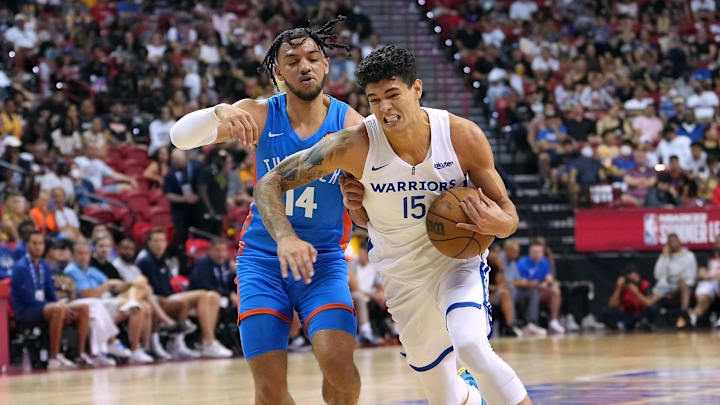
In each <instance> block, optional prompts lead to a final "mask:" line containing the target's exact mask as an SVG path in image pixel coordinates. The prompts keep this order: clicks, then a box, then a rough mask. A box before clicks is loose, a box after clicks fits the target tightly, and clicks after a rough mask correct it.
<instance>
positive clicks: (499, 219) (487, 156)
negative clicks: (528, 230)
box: [450, 116, 519, 238]
mask: <svg viewBox="0 0 720 405" xmlns="http://www.w3.org/2000/svg"><path fill="white" fill-rule="evenodd" d="M450 132H451V134H452V143H453V147H454V149H455V152H456V153H457V155H458V159H459V160H460V165H461V166H462V168H463V169H464V170H465V171H466V172H467V174H468V175H469V176H470V181H472V183H473V184H474V185H475V186H476V187H478V194H477V196H470V197H469V198H468V199H466V200H465V201H463V202H462V203H460V206H461V207H462V209H463V211H465V213H466V214H467V215H468V217H470V219H471V220H472V222H473V223H472V224H458V227H460V228H465V229H469V230H472V231H473V232H478V233H480V234H484V235H495V236H498V237H501V238H506V237H508V236H510V235H512V234H513V233H515V230H517V226H518V222H519V218H518V214H517V211H516V210H515V204H513V203H512V201H510V197H509V196H508V193H507V189H506V188H505V183H503V181H502V179H501V178H500V174H498V172H497V170H495V160H494V159H493V153H492V148H490V143H489V142H488V140H487V138H486V137H485V134H484V133H483V131H482V130H481V129H480V128H479V127H478V126H477V125H476V124H475V123H473V122H471V121H468V120H466V119H464V118H460V117H457V116H451V119H450Z"/></svg>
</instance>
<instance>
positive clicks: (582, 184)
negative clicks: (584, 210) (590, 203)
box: [568, 145, 606, 206]
mask: <svg viewBox="0 0 720 405" xmlns="http://www.w3.org/2000/svg"><path fill="white" fill-rule="evenodd" d="M580 154H581V155H582V156H580V157H579V158H577V159H575V160H573V161H572V162H570V163H569V164H568V167H569V168H570V179H569V182H568V189H569V192H570V201H571V202H572V203H573V205H575V206H577V205H578V202H579V199H580V193H581V192H587V191H588V190H589V189H590V187H592V186H595V185H597V184H600V182H602V181H603V180H605V177H606V174H605V169H604V168H603V165H602V164H601V163H600V161H598V160H597V159H595V158H594V157H593V155H594V152H593V149H592V147H591V146H590V145H585V146H583V148H582V149H581V150H580Z"/></svg>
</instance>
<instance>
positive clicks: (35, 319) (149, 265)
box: [0, 0, 381, 369]
mask: <svg viewBox="0 0 720 405" xmlns="http://www.w3.org/2000/svg"><path fill="white" fill-rule="evenodd" d="M337 15H344V16H346V17H347V19H346V21H345V22H344V23H343V24H341V25H340V26H339V27H338V28H337V34H338V40H339V41H342V42H344V43H346V44H348V45H350V50H349V51H345V50H343V49H334V50H331V51H329V52H330V54H329V56H330V57H331V64H330V72H329V74H328V77H327V86H326V91H327V92H328V93H329V94H331V95H333V96H334V97H337V98H339V99H341V100H343V101H346V102H348V103H349V104H351V105H352V106H353V107H354V108H355V109H356V110H358V111H359V112H360V113H361V114H365V115H367V114H369V110H368V107H367V102H366V101H365V97H364V96H363V95H362V94H361V93H360V92H359V89H358V88H357V86H355V85H354V84H353V81H354V77H353V75H354V71H355V66H356V65H357V63H358V62H359V61H360V59H361V58H362V56H365V55H367V54H369V53H370V52H371V51H372V50H373V49H376V48H377V47H378V46H379V38H378V37H377V35H375V34H374V33H373V32H372V28H371V24H370V20H369V19H368V17H367V16H365V15H363V14H362V13H361V12H360V10H359V9H358V7H357V4H356V2H355V1H354V0H341V1H327V0H319V1H310V2H307V1H304V2H298V1H294V0H273V1H259V0H251V1H226V0H209V1H201V0H180V1H147V0H136V1H107V0H82V1H74V2H60V1H53V0H49V1H39V2H23V1H17V2H10V3H3V5H2V6H0V156H1V157H0V201H2V203H3V204H2V207H1V214H0V215H1V217H0V218H1V220H0V243H1V245H0V279H2V278H7V279H12V282H11V297H12V299H11V304H12V308H13V311H14V319H15V321H16V322H17V323H18V325H19V326H22V325H34V324H37V323H41V324H42V323H46V324H47V325H48V327H49V329H48V330H49V336H50V361H49V363H48V367H49V368H50V369H58V368H72V367H75V366H77V365H88V366H92V365H113V364H115V362H116V360H118V359H122V358H126V359H129V360H128V361H129V362H131V363H146V362H149V361H153V360H164V359H170V358H196V357H226V356H229V355H232V354H239V352H240V348H239V344H238V342H237V341H236V340H237V338H235V337H234V335H237V330H236V328H235V327H228V328H226V329H225V330H231V331H234V332H235V333H234V335H233V334H232V333H228V334H225V335H223V336H218V337H217V339H216V332H217V333H221V331H222V329H220V328H216V326H217V325H219V324H221V323H222V322H224V321H225V322H227V324H228V325H230V324H233V325H234V322H235V318H236V316H237V313H236V310H235V305H236V304H237V296H236V294H235V293H234V291H235V285H234V266H232V265H231V264H230V262H229V260H230V259H231V257H230V256H231V253H230V252H233V251H234V245H235V242H236V241H237V237H238V232H235V231H236V230H239V229H240V228H241V226H242V221H243V220H244V218H245V215H247V210H248V206H249V203H250V202H251V200H252V185H253V180H254V177H255V175H254V167H253V161H252V157H251V155H250V154H248V153H247V151H246V150H244V149H242V148H241V147H239V146H238V145H235V144H233V143H228V144H224V145H218V146H211V147H206V148H203V149H202V150H196V151H191V152H185V151H180V150H174V149H172V147H171V144H170V137H169V131H170V128H171V127H172V126H173V124H174V123H175V122H176V120H177V119H179V118H180V117H182V116H183V115H185V114H186V113H188V112H190V111H193V110H195V109H199V108H205V107H209V106H212V105H215V104H218V103H223V102H225V103H233V102H235V101H237V100H239V99H242V98H247V97H250V98H255V99H262V98H267V97H270V96H272V95H274V94H276V92H277V89H275V88H274V86H273V85H272V83H271V81H270V80H269V77H268V75H267V74H265V73H263V72H261V71H259V68H260V67H261V62H262V59H263V57H264V56H265V53H266V50H267V49H268V47H269V45H270V43H271V41H272V39H273V38H274V36H275V35H276V34H277V33H279V32H280V31H283V30H285V29H290V28H294V27H297V26H304V25H307V24H312V25H321V24H323V23H324V22H327V21H328V20H330V19H333V18H335V17H336V16H337ZM138 200H140V201H143V204H139V203H138V204H134V203H136V202H137V201H138ZM118 206H122V207H124V208H119V209H118V208H117V207H118ZM123 209H124V211H123ZM113 210H115V211H114V212H112V211H113ZM118 210H119V211H118ZM106 211H111V212H110V213H108V212H106ZM93 213H95V214H97V213H100V214H104V215H106V216H101V215H94V214H93ZM107 215H109V216H107ZM128 218H132V220H128ZM93 225H94V226H93ZM198 235H200V236H198ZM198 237H203V238H206V239H211V240H212V241H211V242H205V243H197V242H195V240H194V239H193V238H198ZM223 238H227V239H228V240H226V239H223ZM188 239H192V240H191V241H190V242H188V243H187V244H186V242H187V241H188ZM191 243H194V245H193V248H192V249H191V248H189V246H190V244H191ZM138 246H141V250H140V251H139V252H138V251H137V250H138ZM197 247H199V249H201V251H202V252H203V253H204V252H205V251H206V250H207V252H208V254H207V255H203V254H196V252H194V250H195V248H197ZM53 281H54V283H53ZM370 293H372V292H370ZM380 295H381V294H380ZM380 295H377V299H376V300H375V302H377V303H378V304H380V299H379V297H380ZM373 311H374V309H373ZM230 313H234V315H232V314H230ZM228 314H230V315H228ZM190 317H192V319H193V321H190V320H189V318H190ZM68 322H74V323H75V324H76V328H77V331H78V339H77V344H76V345H74V346H73V347H74V349H73V351H72V354H73V355H74V358H75V359H76V361H70V360H68V358H66V357H65V356H64V355H63V353H60V339H61V334H62V329H63V325H64V324H66V323H68ZM88 323H89V324H88ZM195 330H197V333H194V331H195ZM363 330H364V331H367V327H366V326H365V327H363ZM123 332H127V333H126V334H127V336H126V337H125V335H124V334H123ZM191 336H195V338H192V337H191ZM121 337H122V339H121ZM367 337H370V335H369V334H367ZM218 339H222V344H221V343H219V342H218ZM374 339H375V338H371V339H369V340H368V342H370V341H372V342H374V341H375V340H374ZM121 341H122V342H125V344H126V345H127V346H129V348H126V347H125V346H124V345H123V343H121ZM68 357H70V356H68Z"/></svg>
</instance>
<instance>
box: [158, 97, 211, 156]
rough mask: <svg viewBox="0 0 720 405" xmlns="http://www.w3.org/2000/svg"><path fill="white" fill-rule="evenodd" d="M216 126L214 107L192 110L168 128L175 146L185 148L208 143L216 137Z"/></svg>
mask: <svg viewBox="0 0 720 405" xmlns="http://www.w3.org/2000/svg"><path fill="white" fill-rule="evenodd" d="M218 126H220V120H219V119H218V118H217V116H216V115H215V107H209V108H204V109H202V110H197V111H193V112H191V113H190V114H187V115H185V116H184V117H182V118H180V120H179V121H178V122H176V123H175V125H173V127H172V128H170V140H171V141H172V143H173V145H175V147H177V148H179V149H185V150H188V149H192V148H197V147H198V146H205V145H210V144H211V143H214V142H215V140H216V139H217V128H218Z"/></svg>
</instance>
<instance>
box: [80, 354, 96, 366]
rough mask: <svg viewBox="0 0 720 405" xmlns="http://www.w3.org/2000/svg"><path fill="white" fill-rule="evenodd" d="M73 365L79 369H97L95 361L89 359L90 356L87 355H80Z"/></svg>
mask: <svg viewBox="0 0 720 405" xmlns="http://www.w3.org/2000/svg"><path fill="white" fill-rule="evenodd" d="M75 364H77V365H78V366H80V367H97V366H98V364H97V362H96V361H95V359H93V358H92V357H90V355H88V354H87V353H82V354H80V357H78V358H77V359H76V360H75Z"/></svg>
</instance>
